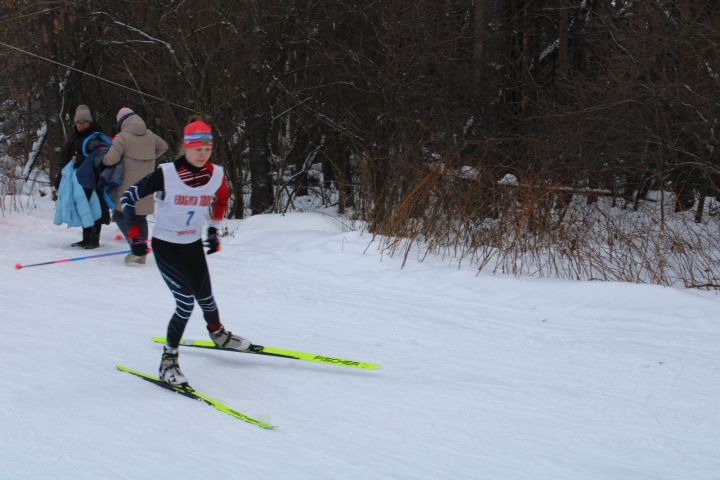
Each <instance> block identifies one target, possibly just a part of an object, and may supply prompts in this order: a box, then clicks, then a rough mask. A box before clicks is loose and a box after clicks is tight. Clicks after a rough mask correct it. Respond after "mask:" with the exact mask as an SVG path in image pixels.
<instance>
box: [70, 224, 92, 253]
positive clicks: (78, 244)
mask: <svg viewBox="0 0 720 480" xmlns="http://www.w3.org/2000/svg"><path fill="white" fill-rule="evenodd" d="M82 232H83V234H82V235H83V238H82V240H80V241H79V242H75V243H71V244H70V246H71V247H81V248H85V245H87V243H88V234H89V233H90V229H89V228H83V231H82Z"/></svg>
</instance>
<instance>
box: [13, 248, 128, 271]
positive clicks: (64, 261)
mask: <svg viewBox="0 0 720 480" xmlns="http://www.w3.org/2000/svg"><path fill="white" fill-rule="evenodd" d="M130 252H132V250H121V251H119V252H110V253H99V254H97V255H85V256H82V257H72V258H63V259H61V260H51V261H49V262H41V263H31V264H28V265H21V264H19V263H16V264H15V270H20V269H21V268H29V267H39V266H41V265H53V264H56V263H68V262H77V261H80V260H91V259H93V258H102V257H110V256H113V255H122V254H124V253H125V254H127V253H130Z"/></svg>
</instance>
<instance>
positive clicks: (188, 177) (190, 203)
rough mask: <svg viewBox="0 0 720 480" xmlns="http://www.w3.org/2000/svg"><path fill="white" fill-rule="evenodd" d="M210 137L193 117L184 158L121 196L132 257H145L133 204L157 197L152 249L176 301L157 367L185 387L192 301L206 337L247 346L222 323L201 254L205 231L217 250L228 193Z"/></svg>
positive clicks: (229, 345) (164, 377)
mask: <svg viewBox="0 0 720 480" xmlns="http://www.w3.org/2000/svg"><path fill="white" fill-rule="evenodd" d="M212 147H213V137H212V130H211V128H210V126H209V125H208V124H207V123H205V122H203V121H202V120H201V119H199V117H191V118H190V120H189V123H188V124H187V125H186V126H185V128H184V130H183V151H184V155H183V156H181V157H180V158H178V159H177V160H175V161H174V162H173V163H164V164H161V165H160V166H159V167H158V168H157V170H155V171H154V172H153V173H151V174H149V175H147V176H146V177H145V178H143V179H142V180H140V181H139V182H137V183H136V184H134V185H132V186H130V187H129V188H128V189H127V190H126V191H125V192H124V193H123V194H122V197H121V204H122V208H123V214H124V216H125V219H126V221H127V225H129V226H130V227H129V228H128V237H129V239H130V246H131V248H132V253H131V255H134V256H137V257H142V256H144V255H146V254H147V239H146V238H143V237H142V234H141V233H140V232H141V229H140V227H139V225H138V224H137V222H135V221H134V218H135V205H136V203H137V202H138V201H139V200H140V199H141V198H143V197H145V196H146V195H150V194H151V193H154V194H155V228H154V230H153V233H152V237H153V238H152V250H153V253H154V254H155V261H156V263H157V266H158V269H159V270H160V274H161V275H162V277H163V279H164V280H165V283H166V284H167V286H168V287H169V288H170V291H171V292H172V294H173V297H175V313H174V314H173V316H172V317H171V318H170V322H169V324H168V328H167V343H166V345H165V346H164V347H163V354H162V361H161V362H160V379H161V380H162V381H164V382H166V383H168V384H170V385H179V386H182V385H187V378H185V375H183V373H182V372H181V371H180V366H179V364H178V345H179V342H180V339H181V338H182V335H183V332H184V331H185V326H186V325H187V322H188V319H189V318H190V314H191V313H192V309H193V306H194V304H195V301H197V303H198V305H200V308H201V309H202V311H203V316H204V318H205V322H207V329H208V332H209V334H210V338H211V339H212V340H213V342H214V343H215V344H216V345H217V346H220V347H225V348H231V349H234V350H247V349H248V348H249V347H250V341H249V340H247V339H245V338H243V337H240V336H238V335H233V334H232V333H231V332H228V331H227V330H225V328H224V327H223V325H222V323H220V315H219V314H218V309H217V306H216V305H215V300H214V298H213V293H212V287H211V285H210V275H209V272H208V267H207V262H206V261H205V255H204V252H203V244H202V228H203V226H204V225H205V223H206V222H207V220H208V217H210V223H209V227H208V229H207V244H208V246H209V249H208V251H207V254H208V255H210V254H213V253H215V252H217V251H219V250H220V240H219V238H218V227H219V226H220V223H221V221H222V219H223V217H224V216H225V211H226V209H227V203H228V199H229V197H230V189H229V187H228V182H227V179H226V178H225V175H224V173H223V169H222V167H220V166H219V165H214V164H212V163H211V162H210V161H209V159H210V155H211V154H212Z"/></svg>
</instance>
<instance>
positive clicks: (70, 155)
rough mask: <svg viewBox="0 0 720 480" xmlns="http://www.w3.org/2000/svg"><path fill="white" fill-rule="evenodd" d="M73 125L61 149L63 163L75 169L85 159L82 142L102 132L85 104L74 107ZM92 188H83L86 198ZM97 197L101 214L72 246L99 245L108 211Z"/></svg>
mask: <svg viewBox="0 0 720 480" xmlns="http://www.w3.org/2000/svg"><path fill="white" fill-rule="evenodd" d="M73 121H74V125H75V132H74V133H73V135H72V137H70V140H68V143H67V145H66V146H65V149H64V150H63V160H64V165H66V164H67V163H68V162H71V161H72V162H73V166H74V169H75V170H77V168H78V167H80V165H82V163H83V162H84V161H85V155H84V154H83V149H82V146H83V142H84V141H85V139H86V138H87V137H89V136H90V135H91V134H92V133H94V132H102V130H101V129H100V127H99V126H98V125H97V124H96V123H95V122H93V118H92V114H91V113H90V109H89V108H88V107H87V105H78V106H77V108H76V109H75V117H74V118H73ZM60 179H61V175H58V177H57V178H56V179H55V188H56V189H57V188H58V187H59V186H60ZM93 191H94V190H93V189H91V188H85V195H86V196H87V198H88V200H89V199H90V197H91V196H92V194H93ZM98 199H99V200H100V212H101V216H100V218H98V219H97V220H96V221H95V224H94V225H93V226H92V227H86V228H83V233H82V240H80V241H79V242H75V243H73V244H71V245H72V246H73V247H82V248H86V249H92V248H97V247H98V246H99V245H100V230H101V228H102V225H103V223H104V224H105V225H108V224H109V223H110V212H109V211H108V207H107V205H106V204H105V201H104V199H103V196H102V194H100V193H98Z"/></svg>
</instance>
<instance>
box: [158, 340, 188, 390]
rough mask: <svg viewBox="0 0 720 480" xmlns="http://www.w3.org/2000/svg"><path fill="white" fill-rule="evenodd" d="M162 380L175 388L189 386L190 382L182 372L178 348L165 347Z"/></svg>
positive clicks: (161, 369) (161, 370) (161, 371)
mask: <svg viewBox="0 0 720 480" xmlns="http://www.w3.org/2000/svg"><path fill="white" fill-rule="evenodd" d="M159 377H160V380H162V381H163V382H165V383H167V384H169V385H172V386H174V387H182V386H187V384H188V381H187V378H185V375H183V373H182V372H181V371H180V365H179V364H178V351H177V348H170V347H168V346H167V345H166V346H164V347H163V354H162V361H161V362H160V375H159Z"/></svg>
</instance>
